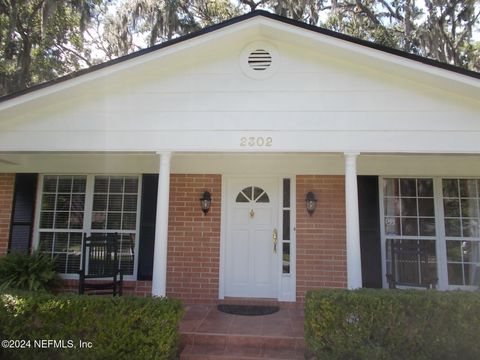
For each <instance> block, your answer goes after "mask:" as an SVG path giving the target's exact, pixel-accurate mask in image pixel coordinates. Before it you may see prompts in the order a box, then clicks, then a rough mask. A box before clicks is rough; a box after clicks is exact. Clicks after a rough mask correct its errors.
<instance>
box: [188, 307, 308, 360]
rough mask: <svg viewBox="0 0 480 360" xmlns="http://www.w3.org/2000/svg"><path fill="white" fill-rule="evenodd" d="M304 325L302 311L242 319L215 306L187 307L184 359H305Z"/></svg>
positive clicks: (281, 309)
mask: <svg viewBox="0 0 480 360" xmlns="http://www.w3.org/2000/svg"><path fill="white" fill-rule="evenodd" d="M303 322H304V311H303V309H300V308H280V310H279V311H278V312H276V313H273V314H269V315H259V316H241V315H232V314H225V313H223V312H220V311H218V310H217V308H216V306H214V305H200V304H196V305H187V306H186V314H185V316H184V318H183V320H182V322H181V324H180V332H181V334H182V349H183V351H182V352H181V354H180V359H181V360H200V359H202V360H208V359H210V360H221V359H230V360H233V359H236V360H254V359H256V360H258V359H270V360H274V359H289V360H296V359H305V355H304V353H305V340H304V333H303Z"/></svg>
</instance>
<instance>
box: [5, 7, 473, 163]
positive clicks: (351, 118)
mask: <svg viewBox="0 0 480 360" xmlns="http://www.w3.org/2000/svg"><path fill="white" fill-rule="evenodd" d="M254 42H259V43H262V44H264V45H265V46H264V47H267V48H268V49H271V51H272V53H274V54H275V55H276V56H274V57H273V59H272V61H273V62H275V64H276V65H275V66H276V68H275V69H274V72H273V73H272V74H271V76H269V77H267V78H263V79H255V78H252V77H251V76H249V75H248V74H246V73H245V72H244V68H245V64H243V65H242V61H245V58H244V57H242V52H243V51H244V49H245V48H246V47H248V46H249V45H250V44H252V43H254ZM268 49H267V50H268ZM479 99H480V80H478V79H475V78H472V77H468V76H465V75H461V74H457V73H454V72H451V71H447V70H443V69H439V68H435V67H432V66H429V65H424V64H420V63H417V62H415V61H412V60H408V59H405V58H402V57H399V56H395V55H391V54H387V53H384V52H381V51H378V50H374V49H370V48H365V47H362V46H361V45H357V44H352V43H349V42H346V41H343V40H339V39H335V38H332V37H329V36H326V35H322V34H318V33H313V32H310V31H308V30H305V29H301V28H297V27H295V26H292V25H287V24H283V23H281V22H278V21H276V20H272V19H267V18H264V17H261V16H259V17H254V18H252V19H249V20H246V21H243V22H240V23H237V24H234V25H231V26H228V27H225V28H222V29H219V30H217V31H213V32H211V33H208V34H205V35H202V36H200V37H196V38H193V39H190V40H186V41H183V42H179V43H177V44H176V45H173V46H169V47H166V48H164V49H160V50H157V51H155V52H151V53H149V54H145V55H142V56H139V57H136V58H133V59H130V60H127V61H124V62H121V63H118V64H115V65H112V66H109V67H106V68H104V69H100V70H97V71H95V72H91V73H89V74H86V75H83V76H80V77H78V78H75V79H72V80H68V81H65V82H62V83H59V84H56V85H53V86H50V87H46V88H44V89H40V90H37V91H35V92H31V93H28V94H25V95H23V96H20V97H17V98H13V99H11V100H7V101H4V102H3V103H0V151H1V152H9V151H35V152H37V151H39V152H43V151H60V152H65V151H81V152H83V151H94V152H104V151H117V152H132V151H134V152H138V151H140V152H154V151H177V152H183V151H213V152H217V151H228V152H248V151H262V152H292V151H295V152H344V151H358V152H364V153H372V152H373V153H398V152H405V153H408V152H415V153H475V154H478V153H480V142H478V138H479V135H480V134H479V132H480V121H479V115H480V100H479ZM244 138H246V142H245V143H244V140H245V139H244ZM251 138H253V139H254V140H253V143H250V140H251ZM257 139H260V140H258V141H257ZM266 139H269V140H268V141H267V140H266ZM267 143H268V145H269V146H267ZM251 144H253V145H252V146H250V145H251Z"/></svg>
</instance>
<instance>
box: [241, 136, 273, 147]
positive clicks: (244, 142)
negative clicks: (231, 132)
mask: <svg viewBox="0 0 480 360" xmlns="http://www.w3.org/2000/svg"><path fill="white" fill-rule="evenodd" d="M272 143H273V139H272V138H271V137H270V136H268V137H263V136H242V137H241V138H240V146H241V147H249V148H253V147H258V148H261V147H271V146H272Z"/></svg>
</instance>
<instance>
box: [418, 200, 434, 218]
mask: <svg viewBox="0 0 480 360" xmlns="http://www.w3.org/2000/svg"><path fill="white" fill-rule="evenodd" d="M418 215H420V216H432V217H433V216H435V207H434V202H433V198H432V199H418Z"/></svg>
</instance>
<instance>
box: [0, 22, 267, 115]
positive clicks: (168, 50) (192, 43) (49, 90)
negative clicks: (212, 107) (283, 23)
mask: <svg viewBox="0 0 480 360" xmlns="http://www.w3.org/2000/svg"><path fill="white" fill-rule="evenodd" d="M260 20H261V19H259V18H252V19H248V20H245V21H242V22H239V23H236V24H232V25H230V26H227V27H225V28H222V29H220V30H214V31H211V32H208V33H206V34H203V35H199V36H196V37H194V38H192V39H188V40H184V41H180V42H179V43H177V44H172V45H169V46H166V47H164V48H161V49H158V50H154V51H152V52H149V53H146V54H143V55H139V56H136V57H134V58H132V59H128V60H124V61H121V62H119V63H116V64H112V65H108V66H106V67H104V68H101V69H98V70H94V71H92V72H89V73H86V74H83V75H80V76H78V77H74V78H72V79H68V80H65V81H62V82H60V83H58V84H52V85H50V86H47V87H45V88H42V89H38V90H34V91H32V92H30V93H27V94H25V95H20V96H18V97H15V98H13V99H9V100H5V101H4V102H2V103H0V111H2V110H6V109H9V108H12V107H15V106H19V105H23V104H25V103H27V102H29V101H32V100H36V99H38V98H42V97H45V96H48V95H51V94H55V93H58V92H61V91H64V90H67V89H70V88H73V87H75V86H78V85H81V84H84V83H88V82H90V81H92V80H98V79H102V78H106V77H108V76H110V75H112V74H115V73H117V72H120V71H123V70H127V69H130V68H133V67H136V66H140V65H143V64H145V63H148V62H151V61H156V60H159V59H161V58H163V57H166V56H169V55H172V54H174V53H176V52H180V51H182V50H187V49H190V48H192V47H196V46H201V45H203V44H205V43H208V42H212V41H215V40H217V39H219V38H222V37H225V36H229V35H231V34H234V33H238V32H240V31H242V30H245V29H248V28H250V30H253V31H254V30H255V28H254V26H255V23H258V22H259V21H260Z"/></svg>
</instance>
